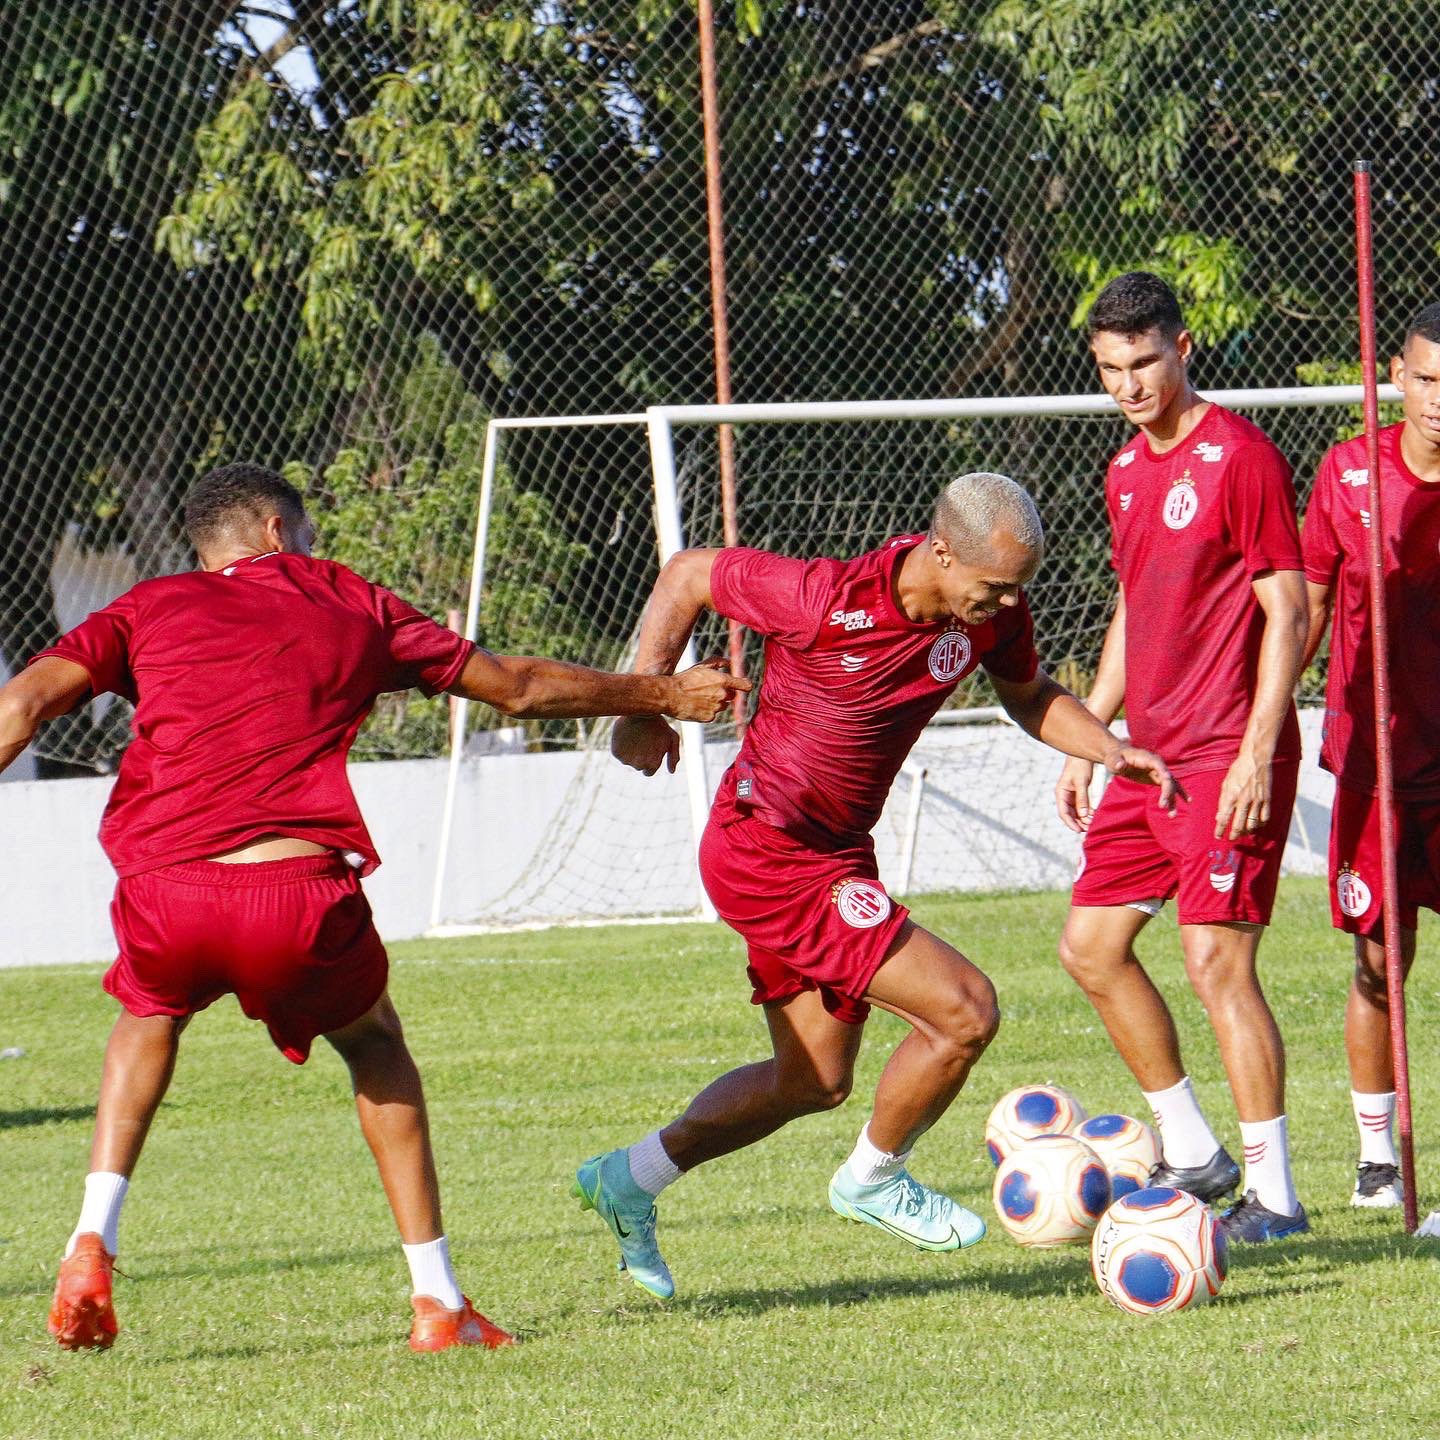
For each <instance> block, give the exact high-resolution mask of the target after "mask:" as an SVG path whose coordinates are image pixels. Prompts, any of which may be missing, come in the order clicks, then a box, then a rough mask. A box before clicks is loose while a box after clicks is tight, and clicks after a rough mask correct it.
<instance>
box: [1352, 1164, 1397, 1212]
mask: <svg viewBox="0 0 1440 1440" xmlns="http://www.w3.org/2000/svg"><path fill="white" fill-rule="evenodd" d="M1350 1203H1351V1204H1352V1205H1354V1206H1355V1207H1356V1208H1357V1209H1361V1210H1397V1209H1399V1207H1400V1206H1401V1205H1403V1204H1404V1203H1405V1182H1404V1181H1403V1180H1401V1178H1400V1170H1399V1167H1398V1166H1395V1165H1384V1164H1378V1163H1376V1162H1375V1161H1373V1160H1362V1161H1361V1162H1360V1164H1359V1165H1357V1166H1356V1167H1355V1191H1354V1193H1353V1194H1352V1195H1351V1196H1350Z"/></svg>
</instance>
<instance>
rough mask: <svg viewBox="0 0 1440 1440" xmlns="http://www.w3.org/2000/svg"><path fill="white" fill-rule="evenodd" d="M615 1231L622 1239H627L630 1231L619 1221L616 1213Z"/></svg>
mask: <svg viewBox="0 0 1440 1440" xmlns="http://www.w3.org/2000/svg"><path fill="white" fill-rule="evenodd" d="M615 1233H616V1234H617V1235H618V1236H619V1237H620V1238H621V1239H622V1240H628V1239H629V1238H630V1232H629V1231H628V1230H627V1229H626V1228H625V1227H624V1226H623V1225H622V1224H621V1223H620V1217H619V1216H618V1215H617V1216H616V1217H615Z"/></svg>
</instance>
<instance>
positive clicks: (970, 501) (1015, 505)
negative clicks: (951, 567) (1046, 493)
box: [930, 470, 1045, 561]
mask: <svg viewBox="0 0 1440 1440" xmlns="http://www.w3.org/2000/svg"><path fill="white" fill-rule="evenodd" d="M996 530H1004V531H1007V532H1008V533H1009V534H1011V535H1013V536H1014V537H1015V539H1016V540H1017V541H1019V543H1020V544H1021V545H1023V546H1025V548H1026V549H1027V550H1033V551H1035V553H1036V555H1037V556H1038V555H1039V554H1041V553H1042V552H1043V551H1044V549H1045V527H1044V526H1043V525H1042V524H1041V523H1040V512H1039V511H1038V510H1037V509H1036V508H1035V502H1034V500H1032V499H1031V498H1030V493H1029V491H1027V490H1026V489H1025V487H1024V486H1023V485H1017V484H1016V483H1015V481H1013V480H1012V479H1010V477H1009V476H1008V475H996V474H995V473H994V472H993V471H990V470H976V471H973V472H972V473H971V474H969V475H960V476H958V477H957V478H956V479H954V480H952V481H951V482H950V483H949V484H948V485H947V486H946V487H945V488H944V489H943V490H942V491H941V492H940V496H939V498H938V499H937V500H936V501H935V513H934V515H933V516H932V517H931V520H930V533H931V534H932V535H936V536H938V537H939V538H940V539H942V540H944V541H945V543H946V544H947V545H949V546H950V548H951V550H953V551H954V552H955V554H956V555H957V556H958V557H959V558H960V559H962V560H968V561H979V560H983V559H984V558H985V557H986V556H987V555H989V553H990V537H991V536H992V535H993V534H994V533H995V531H996Z"/></svg>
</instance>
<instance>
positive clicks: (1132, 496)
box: [1120, 490, 1135, 514]
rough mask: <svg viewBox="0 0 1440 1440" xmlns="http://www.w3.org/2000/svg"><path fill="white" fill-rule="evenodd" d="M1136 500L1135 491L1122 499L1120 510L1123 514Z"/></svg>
mask: <svg viewBox="0 0 1440 1440" xmlns="http://www.w3.org/2000/svg"><path fill="white" fill-rule="evenodd" d="M1134 499H1135V492H1134V491H1133V490H1131V491H1130V492H1129V493H1128V494H1125V495H1122V496H1121V497H1120V510H1121V513H1122V514H1123V513H1124V512H1125V511H1126V510H1128V509H1129V508H1130V506H1131V503H1132V502H1133V501H1134Z"/></svg>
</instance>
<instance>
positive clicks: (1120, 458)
mask: <svg viewBox="0 0 1440 1440" xmlns="http://www.w3.org/2000/svg"><path fill="white" fill-rule="evenodd" d="M1134 463H1135V452H1134V451H1133V450H1122V451H1121V452H1120V453H1119V454H1118V455H1117V456H1116V457H1115V468H1116V469H1117V470H1123V469H1124V468H1125V467H1126V466H1127V465H1133V464H1134Z"/></svg>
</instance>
